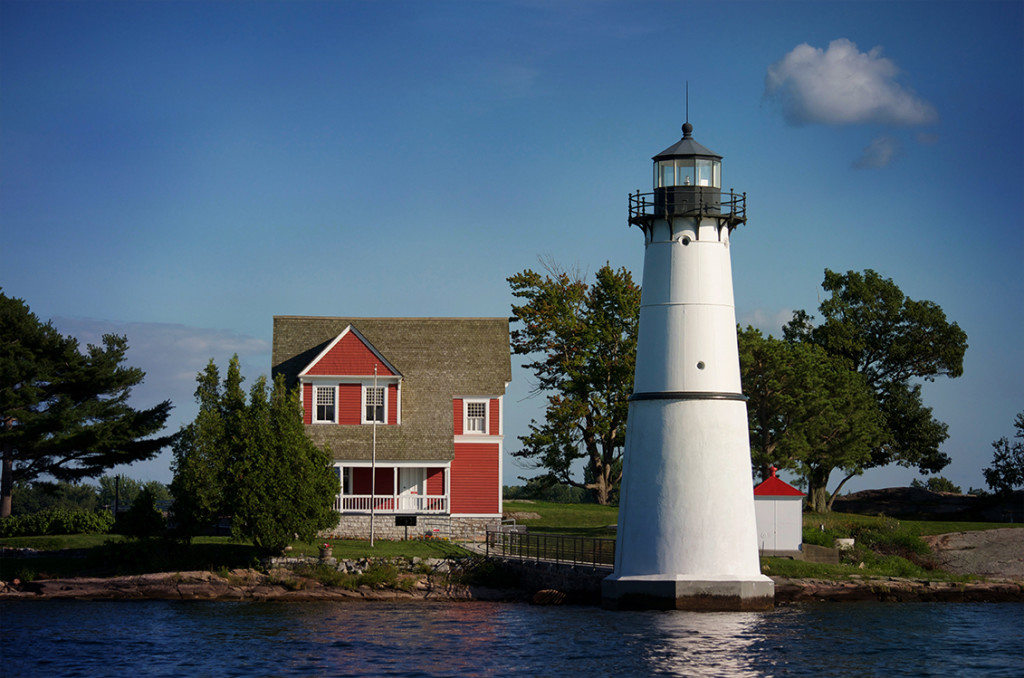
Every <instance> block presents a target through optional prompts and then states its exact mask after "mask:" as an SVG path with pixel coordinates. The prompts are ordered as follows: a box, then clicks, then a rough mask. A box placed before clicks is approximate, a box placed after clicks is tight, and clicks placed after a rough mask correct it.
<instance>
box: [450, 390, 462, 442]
mask: <svg viewBox="0 0 1024 678" xmlns="http://www.w3.org/2000/svg"><path fill="white" fill-rule="evenodd" d="M452 417H454V419H455V435H457V436H461V435H462V398H455V399H454V400H452Z"/></svg>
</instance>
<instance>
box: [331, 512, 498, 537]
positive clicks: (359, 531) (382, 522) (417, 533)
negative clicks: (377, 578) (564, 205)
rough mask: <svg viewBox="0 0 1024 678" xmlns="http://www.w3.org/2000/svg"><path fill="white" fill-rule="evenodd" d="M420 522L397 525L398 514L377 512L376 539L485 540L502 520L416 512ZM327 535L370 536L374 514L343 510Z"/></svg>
mask: <svg viewBox="0 0 1024 678" xmlns="http://www.w3.org/2000/svg"><path fill="white" fill-rule="evenodd" d="M415 518H416V525H415V526H410V527H405V526H400V525H395V516H394V514H387V515H379V516H374V519H373V535H374V538H375V539H384V540H400V539H405V538H406V537H408V538H409V539H421V538H423V537H437V538H440V539H448V540H449V541H484V539H485V538H486V535H487V530H488V528H490V529H492V530H494V529H497V527H498V525H499V524H500V523H501V521H500V520H499V519H497V518H459V517H455V518H453V517H451V516H439V515H418V516H415ZM320 537H321V538H323V539H369V538H370V516H368V515H358V514H342V516H341V519H340V520H339V521H338V525H337V526H336V527H334V528H332V529H330V530H325V531H323V532H321V533H320Z"/></svg>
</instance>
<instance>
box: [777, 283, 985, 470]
mask: <svg viewBox="0 0 1024 678" xmlns="http://www.w3.org/2000/svg"><path fill="white" fill-rule="evenodd" d="M822 287H823V288H824V289H825V291H826V292H829V293H830V296H829V297H828V298H827V299H825V300H824V301H822V302H821V304H820V306H819V307H818V310H819V312H820V313H821V316H822V322H821V323H820V324H818V325H815V324H814V318H813V317H812V316H810V315H808V314H807V312H806V311H797V312H795V313H794V314H793V319H792V321H791V322H790V323H789V324H788V325H786V327H785V328H784V336H785V338H786V339H787V340H789V341H794V342H803V343H810V344H814V345H816V346H820V347H821V348H823V349H824V350H825V352H826V353H828V354H829V355H830V356H832V357H834V358H837V359H839V360H841V361H842V362H843V363H844V364H845V365H846V366H847V367H848V368H849V369H851V370H853V371H856V372H858V373H860V374H861V375H862V376H863V377H864V379H865V381H866V383H867V385H868V387H869V388H870V389H871V391H872V392H873V393H874V397H875V400H876V402H877V403H878V409H879V412H880V413H881V416H882V421H883V425H884V433H885V435H884V436H883V438H882V440H881V442H880V443H879V444H877V445H875V446H874V447H873V449H872V451H871V459H870V460H869V461H868V462H867V463H865V464H864V465H863V467H862V468H863V469H868V468H875V467H880V466H886V465H888V464H892V463H896V464H899V465H901V466H906V467H916V468H918V469H919V470H921V471H922V472H925V473H937V472H938V471H940V470H942V469H943V468H944V467H945V466H946V465H947V464H948V463H949V457H948V456H947V455H946V454H944V453H943V452H942V451H940V450H939V446H940V445H941V444H942V442H944V441H945V440H946V438H947V437H948V434H947V428H946V425H945V424H944V423H942V422H940V421H938V420H936V419H935V418H934V417H933V416H932V410H931V408H929V407H926V406H925V405H924V403H923V400H922V397H921V384H920V381H921V380H924V381H934V380H935V378H936V377H940V376H946V377H958V376H960V375H961V374H963V358H964V353H965V352H966V350H967V334H966V333H965V332H964V331H963V330H962V329H960V327H959V326H958V325H957V324H956V323H955V322H949V321H948V320H947V319H946V315H945V313H944V312H943V311H942V309H941V308H940V307H939V306H938V305H937V304H935V303H933V302H931V301H915V300H913V299H910V298H908V297H907V296H906V295H904V294H903V292H902V291H901V290H900V289H899V287H897V286H896V284H895V283H894V282H893V281H892V280H891V279H889V278H883V277H882V276H880V275H879V274H878V273H876V272H875V271H872V270H870V269H868V270H866V271H864V272H863V273H858V272H855V271H848V272H847V273H845V274H839V273H835V272H834V271H830V270H828V269H826V270H825V279H824V282H823V283H822ZM850 477H851V475H849V474H848V475H847V476H846V478H845V479H844V480H843V483H845V482H846V480H849V478H850ZM841 485H842V483H841V484H840V486H841Z"/></svg>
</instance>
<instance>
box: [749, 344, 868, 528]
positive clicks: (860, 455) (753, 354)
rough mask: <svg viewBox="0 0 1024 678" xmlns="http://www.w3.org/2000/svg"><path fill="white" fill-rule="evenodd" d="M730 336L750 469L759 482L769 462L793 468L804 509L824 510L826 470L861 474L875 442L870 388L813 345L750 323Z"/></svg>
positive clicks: (827, 504) (827, 502)
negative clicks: (735, 348) (803, 490)
mask: <svg viewBox="0 0 1024 678" xmlns="http://www.w3.org/2000/svg"><path fill="white" fill-rule="evenodd" d="M737 338H738V343H739V349H740V368H741V377H742V380H743V389H744V393H745V394H746V395H747V397H748V402H747V414H748V418H749V421H750V446H751V460H752V463H753V465H754V468H755V469H756V470H757V471H758V472H759V474H760V475H761V477H762V479H764V478H767V477H768V475H769V469H770V468H771V467H772V466H776V467H778V468H782V469H793V470H795V471H797V472H799V473H800V474H802V475H803V476H804V477H805V478H806V479H807V487H808V504H809V507H810V508H811V510H814V511H826V510H829V509H830V508H831V505H832V502H831V500H830V499H829V498H828V493H827V491H826V486H827V483H828V479H829V476H830V474H831V472H832V471H833V470H835V469H841V470H843V471H844V472H846V473H848V474H851V475H856V474H858V473H861V472H862V469H863V467H864V465H865V464H866V463H868V462H869V461H870V459H871V450H872V447H873V446H875V445H877V443H878V442H879V441H880V440H881V439H882V433H883V431H882V426H881V418H880V416H879V412H878V407H877V405H876V404H875V401H874V398H873V397H872V393H871V391H870V389H868V387H867V385H866V383H865V380H864V378H863V376H861V375H860V374H858V373H856V372H854V371H853V370H851V369H849V368H848V367H846V365H845V364H844V363H843V362H842V361H840V360H837V359H835V358H832V357H831V356H829V355H828V354H827V353H825V351H824V350H823V349H822V348H821V347H819V346H815V345H813V344H808V343H797V342H787V341H782V340H779V339H775V338H773V337H771V336H768V337H764V336H763V335H762V334H761V333H760V332H759V331H758V330H756V329H754V328H750V327H748V328H747V329H746V330H742V331H740V332H739V333H738V335H737ZM834 495H835V493H833V496H834Z"/></svg>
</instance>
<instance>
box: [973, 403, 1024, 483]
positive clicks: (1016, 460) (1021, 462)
mask: <svg viewBox="0 0 1024 678" xmlns="http://www.w3.org/2000/svg"><path fill="white" fill-rule="evenodd" d="M1013 426H1014V428H1015V429H1017V432H1016V433H1015V434H1014V436H1013V437H1014V440H1013V442H1011V441H1010V440H1009V439H1008V438H1006V437H1005V436H1004V437H1002V438H1000V439H999V440H997V441H995V442H993V443H992V448H993V450H994V451H993V453H992V464H991V466H988V467H987V468H986V469H985V470H984V471H982V473H984V475H985V484H986V485H988V486H989V488H990V489H991V490H992V491H993V492H997V493H1007V492H1012V491H1013V490H1015V489H1017V488H1018V487H1022V486H1024V412H1021V413H1019V414H1018V415H1017V417H1016V419H1014V422H1013Z"/></svg>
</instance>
